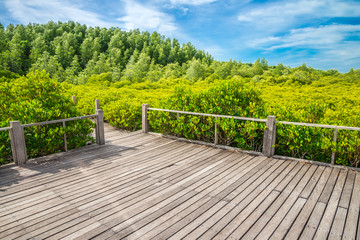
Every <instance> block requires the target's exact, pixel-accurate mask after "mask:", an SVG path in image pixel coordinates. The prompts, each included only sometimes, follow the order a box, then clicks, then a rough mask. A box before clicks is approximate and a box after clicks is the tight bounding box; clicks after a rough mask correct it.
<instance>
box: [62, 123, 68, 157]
mask: <svg viewBox="0 0 360 240" xmlns="http://www.w3.org/2000/svg"><path fill="white" fill-rule="evenodd" d="M62 125H63V129H64V150H65V152H67V151H68V148H67V137H66V125H65V121H63V122H62Z"/></svg>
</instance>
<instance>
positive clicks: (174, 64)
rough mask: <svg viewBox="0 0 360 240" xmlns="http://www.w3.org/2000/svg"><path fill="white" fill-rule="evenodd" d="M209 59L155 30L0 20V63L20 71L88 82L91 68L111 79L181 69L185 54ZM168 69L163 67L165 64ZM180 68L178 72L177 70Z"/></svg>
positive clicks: (134, 79) (155, 76)
mask: <svg viewBox="0 0 360 240" xmlns="http://www.w3.org/2000/svg"><path fill="white" fill-rule="evenodd" d="M192 59H193V60H194V61H196V60H197V61H200V62H204V63H205V62H206V63H211V61H212V58H211V56H210V55H209V54H206V53H204V52H203V51H200V50H197V49H195V47H194V46H192V45H191V44H190V43H187V44H183V45H182V46H180V44H179V42H178V41H177V40H176V39H173V40H171V39H170V38H165V37H164V36H161V35H159V34H158V33H156V32H153V33H152V34H150V33H149V32H140V31H139V30H133V31H129V32H126V31H122V30H120V29H119V28H109V29H107V28H99V27H95V28H93V27H89V28H87V27H86V26H85V25H81V24H79V23H74V22H67V23H61V22H58V23H55V22H49V23H47V24H43V25H40V24H29V25H27V26H23V25H16V26H13V25H12V24H10V25H8V26H7V27H6V29H4V27H3V26H2V25H0V66H1V68H2V69H6V70H9V71H12V72H15V73H18V74H25V73H27V72H29V71H31V70H43V69H45V70H46V71H47V72H48V73H49V74H50V76H51V77H53V78H55V79H57V80H59V81H61V82H62V81H67V82H70V83H77V84H81V83H86V82H87V80H88V78H89V76H91V75H92V74H101V73H107V72H110V73H111V81H113V82H116V81H119V80H128V81H130V82H138V81H142V80H143V79H144V78H145V77H146V78H152V79H153V80H157V79H158V77H159V76H158V73H157V72H158V71H162V68H164V67H165V66H168V65H169V66H168V68H169V69H170V70H173V69H176V70H177V71H179V72H182V66H183V64H185V63H187V62H188V61H189V60H192ZM164 71H165V72H166V70H164ZM179 74H180V73H179Z"/></svg>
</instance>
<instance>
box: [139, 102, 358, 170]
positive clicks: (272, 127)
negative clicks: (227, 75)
mask: <svg viewBox="0 0 360 240" xmlns="http://www.w3.org/2000/svg"><path fill="white" fill-rule="evenodd" d="M150 110H151V111H162V112H171V113H176V114H177V118H179V116H180V114H186V115H196V116H205V117H214V118H215V119H217V118H232V119H237V120H245V121H255V122H263V123H266V130H265V131H264V138H263V139H264V140H263V148H262V154H263V155H264V156H266V157H272V156H274V154H275V143H276V123H281V124H284V125H297V126H306V127H319V128H330V129H334V136H333V141H334V142H335V143H336V142H337V133H338V130H339V129H342V130H352V131H360V128H359V127H346V126H335V125H325V124H312V123H299V122H287V121H276V117H275V116H268V117H267V119H258V118H248V117H238V116H228V115H219V114H208V113H197V112H186V111H177V110H169V109H159V108H150V107H149V104H143V105H142V132H144V133H147V132H149V120H148V111H150ZM214 128H215V136H214V139H215V140H214V144H215V145H216V144H218V136H217V123H215V126H214ZM281 157H283V156H281ZM331 164H332V165H334V164H335V152H332V155H331Z"/></svg>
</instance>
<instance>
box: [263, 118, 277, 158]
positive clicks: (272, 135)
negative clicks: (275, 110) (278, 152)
mask: <svg viewBox="0 0 360 240" xmlns="http://www.w3.org/2000/svg"><path fill="white" fill-rule="evenodd" d="M275 122H276V117H275V116H268V117H267V120H266V127H267V129H266V130H265V131H264V143H263V154H264V156H265V157H271V156H273V155H274V154H275V142H276V124H275Z"/></svg>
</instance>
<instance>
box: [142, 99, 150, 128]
mask: <svg viewBox="0 0 360 240" xmlns="http://www.w3.org/2000/svg"><path fill="white" fill-rule="evenodd" d="M148 108H149V104H146V103H145V104H143V105H142V132H143V133H148V132H149V119H148Z"/></svg>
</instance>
